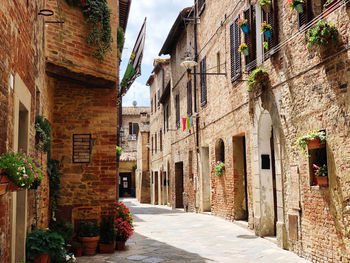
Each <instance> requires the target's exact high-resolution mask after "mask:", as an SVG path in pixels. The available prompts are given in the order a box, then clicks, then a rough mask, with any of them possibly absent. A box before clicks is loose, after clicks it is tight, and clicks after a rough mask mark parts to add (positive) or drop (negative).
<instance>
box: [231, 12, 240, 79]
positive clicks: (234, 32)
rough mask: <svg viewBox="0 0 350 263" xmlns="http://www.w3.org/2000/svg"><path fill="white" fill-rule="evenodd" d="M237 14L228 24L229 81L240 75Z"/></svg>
mask: <svg viewBox="0 0 350 263" xmlns="http://www.w3.org/2000/svg"><path fill="white" fill-rule="evenodd" d="M238 20H239V16H238V17H237V18H236V19H235V21H234V23H233V24H232V25H231V26H230V47H231V81H235V80H236V79H238V78H239V77H240V76H241V54H240V53H239V52H238V48H239V45H240V44H241V34H240V33H241V32H240V28H239V25H238Z"/></svg>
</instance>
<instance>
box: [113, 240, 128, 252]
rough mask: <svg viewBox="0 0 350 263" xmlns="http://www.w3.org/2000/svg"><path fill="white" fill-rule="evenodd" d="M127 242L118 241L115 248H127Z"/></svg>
mask: <svg viewBox="0 0 350 263" xmlns="http://www.w3.org/2000/svg"><path fill="white" fill-rule="evenodd" d="M125 242H126V241H117V245H116V246H115V248H116V249H117V250H125Z"/></svg>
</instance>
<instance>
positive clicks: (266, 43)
mask: <svg viewBox="0 0 350 263" xmlns="http://www.w3.org/2000/svg"><path fill="white" fill-rule="evenodd" d="M263 46H264V48H265V50H269V42H266V41H264V42H263Z"/></svg>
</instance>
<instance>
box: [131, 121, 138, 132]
mask: <svg viewBox="0 0 350 263" xmlns="http://www.w3.org/2000/svg"><path fill="white" fill-rule="evenodd" d="M138 131H139V124H138V123H133V122H129V135H136V134H137V133H138Z"/></svg>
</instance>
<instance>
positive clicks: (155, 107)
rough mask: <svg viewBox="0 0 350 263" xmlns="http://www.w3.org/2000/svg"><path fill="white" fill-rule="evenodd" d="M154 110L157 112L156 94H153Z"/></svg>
mask: <svg viewBox="0 0 350 263" xmlns="http://www.w3.org/2000/svg"><path fill="white" fill-rule="evenodd" d="M154 112H157V94H154Z"/></svg>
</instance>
